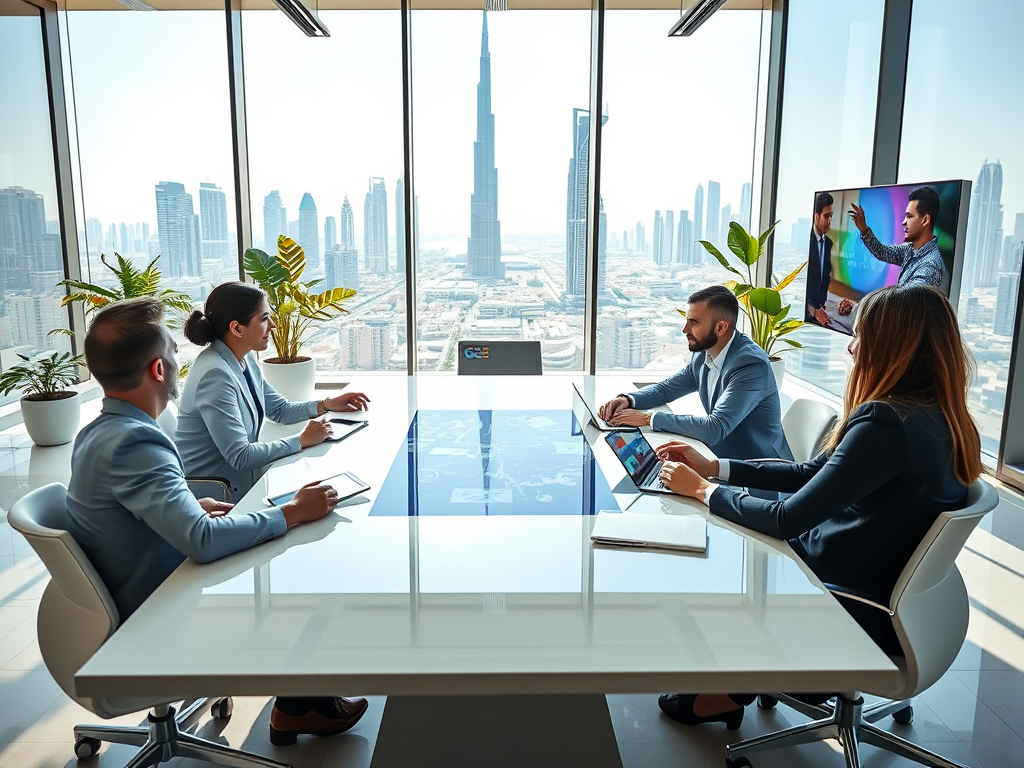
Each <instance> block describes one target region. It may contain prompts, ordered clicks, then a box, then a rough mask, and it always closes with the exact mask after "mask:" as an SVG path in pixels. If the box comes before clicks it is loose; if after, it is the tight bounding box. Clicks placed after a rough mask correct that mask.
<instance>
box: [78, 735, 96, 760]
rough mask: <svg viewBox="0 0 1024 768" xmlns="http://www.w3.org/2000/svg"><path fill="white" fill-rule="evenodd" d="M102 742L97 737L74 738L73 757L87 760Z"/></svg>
mask: <svg viewBox="0 0 1024 768" xmlns="http://www.w3.org/2000/svg"><path fill="white" fill-rule="evenodd" d="M102 744H103V742H102V741H100V740H99V739H93V738H90V737H89V736H81V737H79V738H77V739H75V757H77V758H78V759H79V760H88V759H89V758H90V757H95V756H96V753H97V752H99V751H100V746H101V745H102Z"/></svg>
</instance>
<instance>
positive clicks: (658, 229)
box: [654, 211, 665, 264]
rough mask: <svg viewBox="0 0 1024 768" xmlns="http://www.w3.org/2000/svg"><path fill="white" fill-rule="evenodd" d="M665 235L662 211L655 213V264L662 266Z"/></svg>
mask: <svg viewBox="0 0 1024 768" xmlns="http://www.w3.org/2000/svg"><path fill="white" fill-rule="evenodd" d="M664 235H665V221H664V219H662V218H661V211H655V212H654V263H655V264H661V241H662V239H663V238H664Z"/></svg>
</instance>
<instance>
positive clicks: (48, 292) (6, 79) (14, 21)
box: [0, 2, 71, 405]
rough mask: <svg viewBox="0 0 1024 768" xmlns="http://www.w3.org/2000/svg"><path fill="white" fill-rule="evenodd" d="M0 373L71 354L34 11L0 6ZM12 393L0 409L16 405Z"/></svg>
mask: <svg viewBox="0 0 1024 768" xmlns="http://www.w3.org/2000/svg"><path fill="white" fill-rule="evenodd" d="M0 83H3V88H2V89H0V105H2V108H3V113H4V114H5V115H6V116H7V119H4V120H0V371H5V370H7V369H8V368H10V367H11V366H12V365H17V364H19V363H20V362H21V359H20V358H19V357H18V355H25V356H28V357H35V356H38V355H46V354H52V353H53V352H54V351H56V352H60V353H63V352H70V351H71V339H70V337H68V336H66V335H60V334H54V335H52V336H51V335H49V333H50V331H51V330H53V329H55V328H68V311H67V309H63V308H61V306H60V302H61V297H62V296H63V294H64V290H63V288H57V287H56V286H57V282H58V281H60V280H62V279H63V278H64V260H63V255H62V254H63V244H62V242H61V236H60V225H59V221H58V211H57V187H56V177H55V173H54V165H53V138H52V137H53V134H52V126H51V122H50V107H49V103H48V96H47V94H48V89H47V83H46V66H45V60H44V53H43V33H42V17H41V16H40V13H39V9H38V8H36V7H35V6H33V5H28V4H27V3H20V2H3V3H0ZM19 396H20V394H19V393H17V392H15V393H12V394H11V395H10V396H8V397H7V398H0V405H2V404H5V403H8V402H14V401H16V400H17V399H18V397H19Z"/></svg>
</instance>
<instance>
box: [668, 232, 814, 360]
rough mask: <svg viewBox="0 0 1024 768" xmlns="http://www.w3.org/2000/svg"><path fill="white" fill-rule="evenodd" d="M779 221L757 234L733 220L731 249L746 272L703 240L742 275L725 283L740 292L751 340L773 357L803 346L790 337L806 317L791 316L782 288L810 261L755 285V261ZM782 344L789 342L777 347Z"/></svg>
mask: <svg viewBox="0 0 1024 768" xmlns="http://www.w3.org/2000/svg"><path fill="white" fill-rule="evenodd" d="M777 224H778V222H775V224H772V226H771V227H769V228H768V229H767V230H765V231H764V232H762V233H761V235H760V236H759V237H754V236H753V235H751V234H750V233H749V232H747V230H746V229H744V228H743V226H742V225H741V224H739V223H738V222H735V221H733V222H730V223H729V242H728V245H729V250H730V251H731V252H732V254H733V255H734V256H735V257H736V258H737V259H738V260H739V262H740V264H739V266H740V267H741V268H742V269H743V270H744V272H745V274H744V272H741V271H740V269H737V268H736V267H734V266H733V265H732V264H731V263H730V262H729V259H727V258H726V257H725V255H724V254H723V253H722V252H721V251H719V250H718V248H716V247H715V246H714V245H713V244H712V243H709V242H708V241H707V240H701V241H700V244H701V245H703V246H704V249H705V250H706V251H707V252H708V253H710V254H711V255H712V256H714V257H715V258H716V259H718V263H719V264H721V265H722V266H723V267H725V268H726V269H727V270H729V271H730V272H732V273H733V274H734V275H736V277H737V278H738V279H736V280H729V281H727V282H726V283H725V285H726V287H727V288H729V289H730V290H731V291H732V292H733V293H734V294H735V295H736V298H737V299H738V300H739V303H740V307H741V308H742V309H743V313H744V314H745V315H746V316H747V319H748V320H749V321H750V338H751V340H752V341H753V342H754V343H755V344H757V346H759V347H760V348H761V349H763V350H764V351H765V352H766V353H767V355H768V357H769V359H771V360H778V359H780V358H779V355H778V353H779V352H785V351H787V350H789V349H794V348H796V349H799V348H801V347H803V345H802V344H801V343H800V342H799V341H796V340H795V339H792V338H789V335H790V334H791V333H793V332H794V331H795V330H797V329H798V328H800V327H801V326H802V325H803V321H802V320H798V319H795V318H790V317H789V311H790V308H791V305H789V304H783V299H782V291H783V289H784V288H785V287H786V286H787V285H789V284H790V283H792V282H793V281H794V280H795V279H796V277H797V275H799V274H800V270H802V269H803V268H804V267H806V266H807V262H804V263H803V264H801V265H800V266H799V267H797V268H796V269H794V270H793V271H792V272H790V273H789V274H788V275H786V276H785V277H784V278H782V279H781V280H779V279H778V278H777V277H775V275H772V280H771V281H772V285H771V287H770V288H758V287H755V285H754V265H755V264H757V261H758V259H760V258H761V256H762V255H763V254H764V246H765V243H767V242H768V238H769V237H771V235H772V232H774V231H775V227H776V225H777ZM677 311H678V312H679V313H680V314H682V315H683V316H684V317H685V315H686V313H685V312H684V311H683V310H677ZM778 344H785V345H787V346H785V347H783V348H781V349H776V345H778Z"/></svg>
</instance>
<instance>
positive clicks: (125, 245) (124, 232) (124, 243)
mask: <svg viewBox="0 0 1024 768" xmlns="http://www.w3.org/2000/svg"><path fill="white" fill-rule="evenodd" d="M120 229H121V247H120V248H118V250H119V251H120V252H121V253H123V254H124V255H125V256H127V255H128V254H130V253H131V252H132V246H131V243H130V242H129V241H128V225H127V224H125V223H124V222H123V221H122V222H121V227H120Z"/></svg>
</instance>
